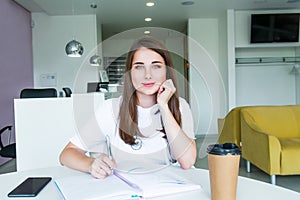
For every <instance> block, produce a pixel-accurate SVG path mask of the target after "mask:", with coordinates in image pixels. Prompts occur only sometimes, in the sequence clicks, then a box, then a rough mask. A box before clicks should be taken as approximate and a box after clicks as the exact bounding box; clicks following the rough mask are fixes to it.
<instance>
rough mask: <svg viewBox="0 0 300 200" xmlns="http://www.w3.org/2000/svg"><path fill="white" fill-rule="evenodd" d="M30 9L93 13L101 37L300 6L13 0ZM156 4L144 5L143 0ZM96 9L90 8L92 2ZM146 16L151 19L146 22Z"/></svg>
mask: <svg viewBox="0 0 300 200" xmlns="http://www.w3.org/2000/svg"><path fill="white" fill-rule="evenodd" d="M14 1H16V2H17V3H19V4H20V5H22V6H23V7H24V8H26V9H27V10H29V11H31V12H45V13H47V14H48V15H72V14H75V15H78V14H96V15H97V19H98V20H99V21H100V22H101V24H102V31H103V39H105V38H107V37H109V36H111V35H114V34H116V33H119V32H122V31H125V30H128V29H132V28H138V27H163V28H168V29H173V30H176V31H180V32H183V31H185V30H186V22H187V19H188V18H199V17H202V18H203V17H216V16H219V15H220V14H222V15H223V16H225V13H226V10H227V9H238V10H250V9H264V10H266V9H272V10H274V9H299V8H300V0H193V1H194V4H193V5H190V6H183V5H181V3H182V2H184V1H188V0H14ZM148 1H151V2H154V3H155V6H154V7H146V6H145V4H146V2H148ZM93 3H95V4H97V8H95V9H93V8H91V6H90V5H91V4H93ZM145 17H151V18H152V21H151V22H148V23H146V22H145V21H144V18H145Z"/></svg>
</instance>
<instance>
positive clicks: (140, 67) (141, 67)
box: [134, 65, 144, 69]
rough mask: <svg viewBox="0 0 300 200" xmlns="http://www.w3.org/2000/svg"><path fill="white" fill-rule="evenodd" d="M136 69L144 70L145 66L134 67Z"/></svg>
mask: <svg viewBox="0 0 300 200" xmlns="http://www.w3.org/2000/svg"><path fill="white" fill-rule="evenodd" d="M134 68H135V69H143V68H144V66H143V65H136V66H134Z"/></svg>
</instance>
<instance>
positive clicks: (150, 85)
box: [143, 83, 155, 87]
mask: <svg viewBox="0 0 300 200" xmlns="http://www.w3.org/2000/svg"><path fill="white" fill-rule="evenodd" d="M143 85H144V86H145V87H152V86H153V85H155V83H143Z"/></svg>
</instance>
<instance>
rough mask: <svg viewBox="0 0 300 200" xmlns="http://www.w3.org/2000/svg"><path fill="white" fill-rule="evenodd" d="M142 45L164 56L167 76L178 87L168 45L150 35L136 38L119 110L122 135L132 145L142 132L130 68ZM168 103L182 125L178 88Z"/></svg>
mask: <svg viewBox="0 0 300 200" xmlns="http://www.w3.org/2000/svg"><path fill="white" fill-rule="evenodd" d="M141 47H145V48H147V49H151V50H153V51H155V52H156V53H158V54H160V55H161V56H162V57H163V59H164V61H165V64H166V66H167V72H166V73H167V74H166V78H167V79H172V81H173V83H174V86H175V87H176V88H178V87H177V80H176V74H175V70H174V65H173V62H172V59H171V56H170V53H169V51H168V50H167V49H166V47H165V46H164V45H163V44H162V43H161V42H159V41H158V40H156V39H155V38H153V37H150V36H144V37H141V38H140V39H138V40H136V41H135V42H134V43H133V44H132V46H131V48H130V50H129V52H128V55H127V60H126V68H125V75H124V90H123V95H122V98H123V99H122V103H121V107H120V112H119V120H120V122H119V134H120V137H121V138H122V140H123V141H124V142H125V143H127V144H131V145H132V144H134V143H135V139H134V136H135V135H136V134H140V130H139V128H138V115H137V104H138V101H139V100H138V98H137V95H136V90H135V88H134V86H133V84H132V78H131V73H130V70H131V67H132V60H133V57H134V54H135V52H136V51H137V50H138V49H140V48H141ZM168 105H169V108H170V110H171V113H172V114H173V116H174V118H175V120H176V121H177V123H178V124H179V125H181V114H180V110H179V99H178V91H177V90H176V92H175V94H174V95H173V96H172V97H171V99H170V100H169V103H168Z"/></svg>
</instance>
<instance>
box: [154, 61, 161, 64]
mask: <svg viewBox="0 0 300 200" xmlns="http://www.w3.org/2000/svg"><path fill="white" fill-rule="evenodd" d="M156 63H159V64H162V62H161V61H153V62H152V64H156Z"/></svg>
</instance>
